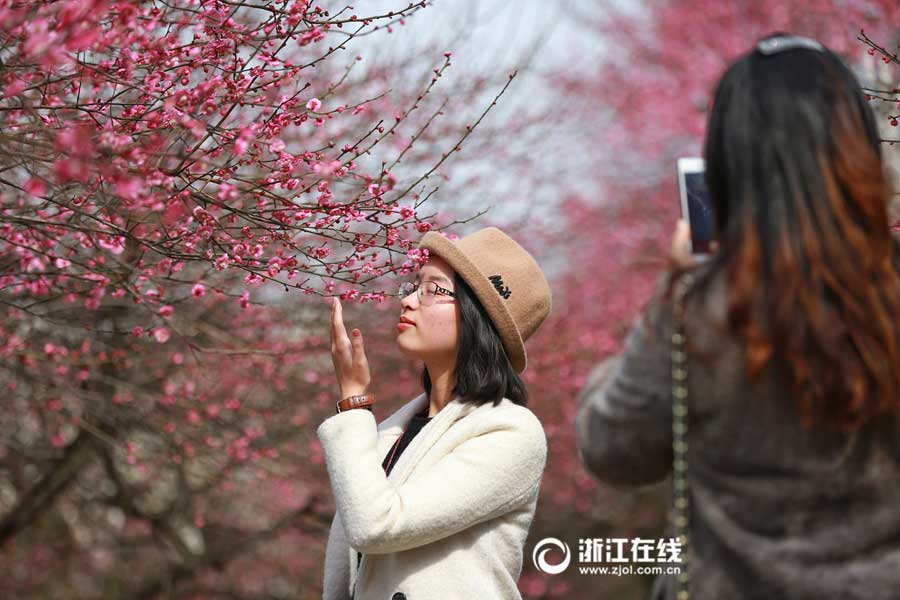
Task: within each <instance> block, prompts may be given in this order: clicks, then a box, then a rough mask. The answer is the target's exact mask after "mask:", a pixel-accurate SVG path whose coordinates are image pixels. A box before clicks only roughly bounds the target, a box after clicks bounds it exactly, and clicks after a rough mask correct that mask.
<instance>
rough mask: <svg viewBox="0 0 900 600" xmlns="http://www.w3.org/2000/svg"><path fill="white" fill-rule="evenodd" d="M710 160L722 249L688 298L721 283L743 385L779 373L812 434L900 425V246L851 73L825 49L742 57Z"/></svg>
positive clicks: (722, 85)
mask: <svg viewBox="0 0 900 600" xmlns="http://www.w3.org/2000/svg"><path fill="white" fill-rule="evenodd" d="M704 156H705V158H706V182H707V185H708V187H709V192H710V198H711V200H712V202H713V205H714V209H715V213H716V225H717V232H718V239H719V247H720V250H719V251H718V252H717V253H716V254H715V255H714V257H713V258H712V259H711V261H710V264H709V265H708V267H709V268H708V269H703V272H704V276H703V277H702V279H698V286H697V287H696V289H695V291H699V290H701V289H704V288H706V287H707V286H708V284H709V283H710V282H711V280H712V279H713V278H714V277H715V276H716V275H717V274H719V273H722V274H724V275H725V277H726V278H727V282H728V296H729V297H728V307H727V315H728V325H729V327H730V328H731V330H732V331H733V332H735V333H736V334H737V335H738V337H739V338H740V339H741V340H742V341H743V342H744V347H745V349H746V363H747V364H746V368H747V373H748V376H749V378H750V379H751V381H753V380H755V379H757V378H758V377H759V375H760V373H761V372H762V370H763V369H764V368H765V367H766V366H767V365H768V364H769V363H770V361H775V362H776V363H777V364H779V365H783V366H785V367H787V373H789V375H790V379H791V384H792V389H793V392H794V394H793V396H794V398H795V400H796V402H797V404H798V409H799V410H800V413H801V415H802V417H803V423H804V425H805V426H807V427H809V426H812V425H815V424H820V425H829V426H837V427H838V428H840V429H843V430H853V429H855V428H858V427H859V426H860V425H862V424H863V423H864V422H866V421H867V420H869V419H870V418H871V417H873V416H874V415H877V414H880V413H893V414H900V326H898V319H900V247H898V242H897V240H895V239H894V238H893V237H892V235H891V230H890V224H889V217H888V201H889V196H890V191H889V185H888V182H887V180H886V177H885V173H884V171H883V168H882V162H881V146H880V141H879V135H878V131H877V127H876V124H875V120H874V116H873V114H872V111H871V108H870V107H869V106H868V103H867V102H866V99H865V97H864V95H863V93H862V91H861V90H860V87H859V84H858V83H857V81H856V79H855V77H854V76H853V74H852V72H851V71H850V70H849V69H848V68H847V67H846V66H845V65H844V64H843V62H842V61H841V60H840V59H839V58H838V57H837V56H835V55H834V54H832V53H831V52H830V51H827V50H825V51H816V50H812V49H793V50H788V51H784V52H781V53H778V54H774V55H771V56H767V55H763V54H761V53H759V52H753V53H750V54H748V55H746V56H744V57H742V58H741V59H739V60H738V61H737V62H735V63H734V64H733V65H732V66H731V67H730V68H729V69H728V71H727V72H726V73H725V75H724V76H723V77H722V79H721V81H720V82H719V85H718V86H717V89H716V93H715V99H714V104H713V108H712V111H711V113H710V118H709V124H708V128H707V136H706V141H705V148H704ZM699 271H700V270H698V273H699ZM679 274H680V272H679V271H678V270H673V272H672V278H671V279H670V283H671V282H672V281H674V279H675V278H676V277H678V276H679ZM670 292H671V287H670Z"/></svg>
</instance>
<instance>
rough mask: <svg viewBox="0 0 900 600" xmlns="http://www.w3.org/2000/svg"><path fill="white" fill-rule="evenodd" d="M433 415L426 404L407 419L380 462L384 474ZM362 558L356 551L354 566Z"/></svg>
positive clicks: (392, 466) (357, 564)
mask: <svg viewBox="0 0 900 600" xmlns="http://www.w3.org/2000/svg"><path fill="white" fill-rule="evenodd" d="M433 418H434V417H429V416H428V406H427V405H426V406H425V408H424V409H423V410H422V411H421V412H419V413H417V414H415V415H413V417H412V419H410V421H409V425H407V426H406V431H404V432H403V434H402V435H401V436H400V442H399V444H398V445H397V449H396V450H394V447H393V446H391V447H390V448H389V449H388V452H387V455H386V456H385V457H384V460H383V461H382V463H381V468H382V469H384V474H385V475H389V474H390V472H391V471H392V470H393V469H394V465H396V464H397V460H399V458H400V455H401V454H403V451H404V450H406V447H407V446H409V443H410V442H411V441H412V439H413V438H414V437H416V434H417V433H419V432H420V431H422V428H423V427H425V425H427V424H428V422H429V421H430V420H431V419H433ZM392 453H393V455H394V458H393V460H392V461H391V464H390V466H388V460H389V459H390V458H391V454H392ZM361 558H362V552H357V553H356V568H357V569H359V561H360V559H361Z"/></svg>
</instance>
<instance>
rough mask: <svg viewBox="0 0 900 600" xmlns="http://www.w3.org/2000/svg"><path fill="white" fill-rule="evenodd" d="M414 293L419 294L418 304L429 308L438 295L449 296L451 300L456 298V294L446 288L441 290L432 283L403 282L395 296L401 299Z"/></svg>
mask: <svg viewBox="0 0 900 600" xmlns="http://www.w3.org/2000/svg"><path fill="white" fill-rule="evenodd" d="M416 291H417V292H419V294H418V297H419V302H420V303H421V304H422V306H431V305H432V304H434V300H435V298H436V297H437V295H438V294H441V295H444V296H450V297H451V298H454V297H455V296H456V294H455V293H453V292H452V291H450V290H448V289H447V288H442V287H441V286H439V285H438V284H436V283H435V282H433V281H426V282H425V283H422V284H418V283H413V282H411V281H405V282H403V283H401V284H400V289H399V290H398V291H397V295H398V296H399V297H400V298H401V299H403V298H406V297H407V296H409V295H410V294H412V293H413V292H416Z"/></svg>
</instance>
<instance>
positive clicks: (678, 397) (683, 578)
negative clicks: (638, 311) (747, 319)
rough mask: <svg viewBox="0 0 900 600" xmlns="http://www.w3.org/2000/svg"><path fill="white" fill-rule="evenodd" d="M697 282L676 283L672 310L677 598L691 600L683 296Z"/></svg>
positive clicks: (690, 278)
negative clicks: (678, 563)
mask: <svg viewBox="0 0 900 600" xmlns="http://www.w3.org/2000/svg"><path fill="white" fill-rule="evenodd" d="M693 282H694V278H693V276H692V275H691V274H690V273H685V274H684V275H682V276H681V278H680V279H679V280H678V281H677V282H676V289H675V297H674V303H673V307H672V317H673V319H672V456H673V461H672V500H673V502H672V519H673V522H674V525H675V533H676V535H677V536H678V539H679V541H680V542H681V556H682V563H681V572H680V573H679V574H678V578H677V587H676V595H675V598H676V599H677V600H688V599H689V598H690V566H691V565H690V561H689V552H690V546H689V545H688V526H689V524H690V523H689V520H688V514H689V512H690V511H689V509H690V504H689V499H688V461H687V451H688V444H687V430H688V388H687V376H688V371H687V355H686V350H685V328H684V321H685V318H684V296H685V294H686V293H687V290H688V289H689V288H690V287H691V285H692V284H693Z"/></svg>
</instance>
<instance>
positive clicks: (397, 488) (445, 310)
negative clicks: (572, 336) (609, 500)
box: [317, 227, 551, 600]
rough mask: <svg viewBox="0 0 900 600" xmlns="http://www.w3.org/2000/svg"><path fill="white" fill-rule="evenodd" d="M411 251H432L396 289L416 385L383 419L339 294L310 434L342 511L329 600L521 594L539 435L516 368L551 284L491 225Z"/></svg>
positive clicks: (546, 306) (521, 365)
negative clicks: (321, 396) (327, 390)
mask: <svg viewBox="0 0 900 600" xmlns="http://www.w3.org/2000/svg"><path fill="white" fill-rule="evenodd" d="M419 248H422V249H427V250H428V251H429V261H428V262H427V263H426V264H425V265H423V266H422V267H421V269H420V270H419V271H418V273H417V276H416V279H415V281H414V282H406V283H404V284H403V285H401V287H400V293H399V294H398V295H399V296H400V299H401V300H400V301H401V304H400V313H399V314H398V317H399V319H400V320H399V322H398V324H397V329H398V332H397V345H398V346H399V348H400V350H401V352H403V353H404V354H405V355H407V356H410V357H413V358H416V359H419V360H421V361H423V363H424V365H425V369H424V371H423V378H422V384H423V388H424V389H425V392H424V393H422V394H421V395H419V396H417V397H416V398H414V399H413V400H411V401H409V402H407V403H406V404H404V405H403V406H402V407H401V408H400V409H399V410H397V411H396V412H394V413H393V414H392V415H390V416H389V417H388V418H386V419H385V420H384V421H382V422H381V423H378V424H376V420H375V416H374V414H373V412H372V411H371V408H372V404H373V403H374V401H375V400H374V397H373V396H372V395H371V394H369V393H368V388H369V384H370V382H371V378H372V376H371V374H370V372H369V367H368V362H367V360H366V356H365V349H364V346H363V338H362V335H361V333H360V332H359V330H357V329H354V330H352V331H351V332H350V334H348V332H347V331H346V328H345V326H344V322H343V317H342V312H341V304H340V302H339V301H338V300H337V299H335V301H334V304H333V312H332V325H331V328H332V329H331V335H332V359H333V362H334V368H335V373H336V374H337V378H338V384H339V387H340V398H341V399H342V400H341V401H340V402H339V403H338V407H337V410H338V413H337V414H335V415H333V416H331V417H329V418H328V419H326V420H325V421H324V422H323V423H322V424H321V425H320V426H319V428H318V430H317V435H318V437H319V439H320V441H321V443H322V447H323V449H324V453H325V464H326V467H327V469H328V475H329V479H330V481H331V485H332V491H333V493H334V498H335V504H336V508H337V511H336V514H335V517H334V521H333V522H332V526H331V531H330V533H329V536H328V545H327V548H326V557H325V580H324V599H325V600H346V599H348V598H353V600H388V599H390V600H417V599H427V600H441V599H448V600H449V599H454V598H479V599H497V600H508V599H512V598H519V597H520V595H519V592H518V587H517V581H518V578H519V575H520V573H521V568H522V549H523V547H524V544H525V539H526V537H527V535H528V530H529V528H530V526H531V522H532V519H533V517H534V512H535V508H536V505H537V498H538V492H539V491H540V482H541V477H542V475H543V470H544V466H545V463H546V457H547V442H546V437H545V435H544V430H543V427H542V425H541V423H540V421H539V420H538V419H537V417H536V416H535V415H534V414H533V413H532V412H531V410H529V409H528V408H526V407H525V404H526V401H527V392H526V389H525V386H524V384H523V382H522V380H521V378H520V377H519V374H520V373H522V372H523V371H524V370H525V367H526V364H527V360H526V354H525V346H524V342H525V340H527V339H528V337H530V336H531V335H532V334H533V333H534V331H535V330H536V329H537V328H538V327H539V326H540V324H541V323H542V322H543V321H544V319H545V318H546V317H547V315H548V314H549V312H550V304H551V295H550V288H549V286H548V284H547V281H546V278H545V277H544V275H543V273H542V272H541V270H540V268H539V266H538V265H537V263H536V262H535V261H534V259H533V258H532V257H531V256H530V255H529V254H528V253H527V252H526V251H525V250H524V249H523V248H522V247H521V246H519V244H517V243H516V242H515V241H514V240H512V239H511V238H510V237H509V236H507V235H506V234H504V233H503V232H501V231H500V230H499V229H496V228H494V227H488V228H485V229H481V230H479V231H476V232H475V233H473V234H471V235H469V236H467V237H464V238H462V239H460V240H459V241H457V242H451V241H450V240H448V239H446V238H444V237H443V236H441V235H440V234H438V233H434V232H430V233H427V234H426V235H425V236H424V237H423V238H422V241H421V242H420V244H419Z"/></svg>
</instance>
